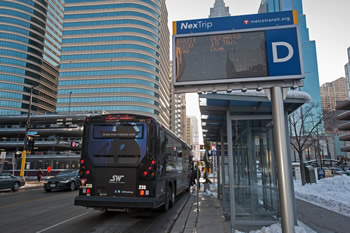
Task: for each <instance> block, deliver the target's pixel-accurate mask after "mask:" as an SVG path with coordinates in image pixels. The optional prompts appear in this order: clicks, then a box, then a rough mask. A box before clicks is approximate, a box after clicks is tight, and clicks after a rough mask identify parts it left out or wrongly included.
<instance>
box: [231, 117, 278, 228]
mask: <svg viewBox="0 0 350 233" xmlns="http://www.w3.org/2000/svg"><path fill="white" fill-rule="evenodd" d="M233 123H234V124H233V163H234V169H233V170H234V192H235V193H234V196H235V215H236V220H237V223H239V222H241V223H247V222H250V221H252V223H253V221H254V222H257V221H258V222H260V221H275V220H276V219H277V218H278V217H279V213H280V210H279V194H278V186H277V174H276V171H277V170H276V169H277V168H276V165H275V158H274V153H273V144H272V142H273V132H272V131H273V126H272V120H239V121H234V122H233Z"/></svg>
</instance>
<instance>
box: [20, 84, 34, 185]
mask: <svg viewBox="0 0 350 233" xmlns="http://www.w3.org/2000/svg"><path fill="white" fill-rule="evenodd" d="M37 86H38V85H35V86H31V87H30V96H29V109H28V115H27V122H26V128H25V132H24V144H23V152H22V162H21V172H20V174H19V175H20V176H22V177H23V179H24V166H25V164H26V154H27V149H28V145H27V143H28V130H29V123H30V110H31V108H32V96H33V89H34V88H35V87H37Z"/></svg>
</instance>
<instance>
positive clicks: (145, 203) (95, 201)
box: [74, 196, 158, 208]
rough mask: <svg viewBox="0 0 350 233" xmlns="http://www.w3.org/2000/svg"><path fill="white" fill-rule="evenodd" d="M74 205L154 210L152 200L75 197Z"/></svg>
mask: <svg viewBox="0 0 350 233" xmlns="http://www.w3.org/2000/svg"><path fill="white" fill-rule="evenodd" d="M74 205H77V206H84V207H92V208H156V207H158V206H157V204H156V200H155V199H154V198H135V197H132V198H130V197H128V198H122V197H92V196H90V197H88V196H77V197H76V198H75V200H74Z"/></svg>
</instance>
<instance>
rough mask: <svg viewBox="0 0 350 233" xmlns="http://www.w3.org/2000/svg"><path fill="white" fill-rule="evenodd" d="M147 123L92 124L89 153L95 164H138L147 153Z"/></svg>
mask: <svg viewBox="0 0 350 233" xmlns="http://www.w3.org/2000/svg"><path fill="white" fill-rule="evenodd" d="M146 131H147V125H146V124H145V123H130V122H128V123H96V124H92V126H91V130H90V135H89V143H88V148H89V149H88V150H87V151H88V155H89V157H90V158H91V160H92V161H94V165H97V166H99V165H101V166H106V165H123V164H124V165H137V164H138V162H140V161H141V160H142V159H143V158H144V157H145V155H146V143H147V139H146Z"/></svg>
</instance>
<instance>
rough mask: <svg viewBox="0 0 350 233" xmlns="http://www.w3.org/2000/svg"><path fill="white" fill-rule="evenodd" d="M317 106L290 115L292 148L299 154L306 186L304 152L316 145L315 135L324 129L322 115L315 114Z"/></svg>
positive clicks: (311, 105)
mask: <svg viewBox="0 0 350 233" xmlns="http://www.w3.org/2000/svg"><path fill="white" fill-rule="evenodd" d="M315 107H316V104H314V103H310V104H307V105H304V106H303V107H301V108H299V109H298V110H296V111H294V112H293V113H292V114H291V115H289V127H290V135H291V140H290V143H291V146H292V148H293V149H294V150H295V151H296V152H297V153H298V156H299V161H300V172H301V182H302V185H305V184H306V176H305V169H304V156H303V152H304V151H305V150H307V149H308V148H309V147H311V146H312V145H313V144H314V139H315V137H314V134H315V132H316V131H317V133H318V132H319V131H318V129H319V127H322V122H323V117H322V116H323V115H322V113H321V112H320V113H315V109H316V108H315Z"/></svg>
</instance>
